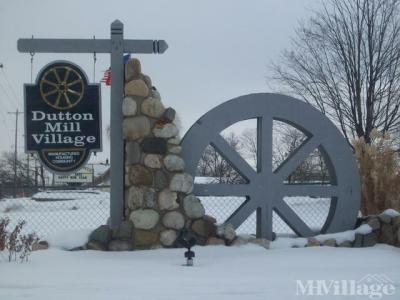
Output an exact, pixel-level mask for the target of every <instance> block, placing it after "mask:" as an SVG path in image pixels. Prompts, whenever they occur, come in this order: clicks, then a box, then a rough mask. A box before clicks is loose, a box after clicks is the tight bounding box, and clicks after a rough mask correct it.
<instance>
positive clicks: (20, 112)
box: [8, 108, 24, 198]
mask: <svg viewBox="0 0 400 300" xmlns="http://www.w3.org/2000/svg"><path fill="white" fill-rule="evenodd" d="M23 113H24V112H23V111H18V108H17V110H16V111H9V112H8V114H10V115H15V137H14V198H17V159H18V116H19V114H23Z"/></svg>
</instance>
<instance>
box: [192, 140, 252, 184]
mask: <svg viewBox="0 0 400 300" xmlns="http://www.w3.org/2000/svg"><path fill="white" fill-rule="evenodd" d="M224 138H225V140H226V141H227V142H228V144H229V145H230V146H231V147H232V148H233V149H234V150H236V151H238V152H239V151H240V148H241V143H240V139H239V137H238V136H236V135H235V134H234V133H230V134H229V135H225V136H224ZM197 174H198V175H199V176H204V177H211V178H212V180H213V182H215V183H244V182H245V180H244V178H243V177H242V176H240V174H239V173H238V172H236V170H235V169H234V168H233V166H232V165H231V164H229V162H228V161H226V160H225V159H224V158H223V157H222V156H221V154H220V153H219V152H218V151H217V150H216V149H215V148H214V147H212V146H210V145H209V146H207V147H206V149H205V150H204V152H203V154H202V156H201V158H200V161H199V164H198V167H197Z"/></svg>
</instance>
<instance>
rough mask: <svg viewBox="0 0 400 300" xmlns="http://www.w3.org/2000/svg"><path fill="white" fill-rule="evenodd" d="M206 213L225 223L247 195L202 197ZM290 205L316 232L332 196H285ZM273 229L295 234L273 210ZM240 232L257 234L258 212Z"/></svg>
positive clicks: (252, 215)
mask: <svg viewBox="0 0 400 300" xmlns="http://www.w3.org/2000/svg"><path fill="white" fill-rule="evenodd" d="M200 200H201V202H202V203H203V205H204V208H205V210H206V214H208V215H210V216H213V217H214V218H216V219H217V222H218V223H224V222H225V221H226V220H227V219H228V218H229V216H230V215H232V214H233V212H234V211H235V210H236V209H237V208H238V207H239V206H240V205H241V204H242V203H243V202H244V201H246V198H245V197H200ZM283 200H284V201H285V202H286V203H287V204H288V205H289V207H290V208H291V209H292V210H293V211H294V212H295V213H296V214H297V215H298V216H299V217H300V218H301V219H302V220H303V221H304V222H305V223H306V224H307V225H308V226H309V227H310V228H311V229H312V230H313V231H315V232H318V231H320V230H321V229H322V227H323V225H324V223H325V221H326V219H327V217H328V213H329V208H330V204H331V198H315V197H304V196H302V197H285V198H284V199H283ZM272 217H273V220H272V230H273V231H274V232H275V234H276V235H277V236H295V233H294V232H293V230H292V229H290V227H289V226H288V225H287V224H286V223H285V222H284V221H283V220H282V219H281V218H280V217H279V216H278V214H277V213H275V212H273V216H272ZM236 231H237V233H238V234H250V235H255V234H256V212H253V213H252V214H251V215H250V216H249V217H248V218H247V220H246V221H245V222H244V223H243V224H242V225H241V226H240V227H239V228H238V229H237V230H236Z"/></svg>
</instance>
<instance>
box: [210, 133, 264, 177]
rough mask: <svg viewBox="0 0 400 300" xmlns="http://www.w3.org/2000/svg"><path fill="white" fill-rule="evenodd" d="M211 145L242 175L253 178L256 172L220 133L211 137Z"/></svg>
mask: <svg viewBox="0 0 400 300" xmlns="http://www.w3.org/2000/svg"><path fill="white" fill-rule="evenodd" d="M211 145H212V146H213V147H214V148H215V149H216V150H217V152H218V153H219V154H220V155H221V156H222V157H223V158H224V159H225V160H226V161H227V162H228V163H230V164H231V166H232V167H233V168H234V169H235V170H236V172H238V173H239V174H240V175H241V176H242V177H244V178H245V179H247V180H251V179H252V178H254V176H255V175H256V172H255V171H254V170H253V169H252V168H251V167H250V165H249V164H248V163H247V162H246V161H245V160H244V159H243V157H241V156H240V155H239V153H237V152H236V150H234V149H233V148H232V147H231V146H230V145H229V144H228V143H227V141H226V140H225V139H224V138H223V137H222V136H221V135H220V134H218V135H217V136H216V137H214V138H213V140H212V141H211Z"/></svg>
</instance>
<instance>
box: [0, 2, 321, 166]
mask: <svg viewBox="0 0 400 300" xmlns="http://www.w3.org/2000/svg"><path fill="white" fill-rule="evenodd" d="M318 4H319V1H318V0H259V1H251V0H247V1H244V0H242V1H233V0H231V1H228V0H223V1H219V0H200V1H188V0H164V1H162V0H157V1H155V0H147V1H143V0H141V1H137V0H130V1H117V0H114V1H111V0H107V1H103V0H101V1H99V0H97V1H79V0H68V1H60V0H41V1H39V0H36V1H33V0H31V1H22V0H12V1H11V0H0V63H2V64H3V65H4V68H3V70H0V103H1V112H0V118H1V122H0V137H1V143H0V151H4V150H7V151H10V150H13V149H14V132H15V131H14V128H15V115H9V114H8V113H7V112H9V111H15V110H16V109H17V108H18V109H19V110H23V84H24V83H29V82H30V56H29V54H22V53H19V52H18V51H17V48H16V44H17V39H18V38H30V37H31V35H34V36H35V37H38V38H39V37H40V38H92V37H93V35H95V36H96V37H97V38H108V37H109V36H110V23H111V22H112V21H113V20H115V19H119V20H120V21H122V22H123V23H124V27H125V28H124V30H125V32H124V34H125V38H126V39H135V38H137V39H165V40H166V41H167V42H168V44H169V49H168V50H167V52H166V53H164V54H163V55H154V54H151V55H150V54H146V55H144V54H141V55H137V57H138V58H139V59H140V60H141V61H142V69H143V72H144V73H145V74H148V75H149V76H150V77H151V78H152V81H153V84H154V85H155V86H156V87H157V89H158V90H159V91H160V93H161V97H162V100H163V102H164V104H165V106H172V107H174V108H175V109H176V110H177V112H178V113H179V115H180V118H181V120H182V126H183V132H182V134H183V133H184V131H186V130H187V129H188V128H189V127H190V126H191V124H193V123H194V122H195V121H196V120H197V119H198V118H199V117H201V116H202V115H203V114H204V113H206V112H207V111H208V110H210V109H211V108H213V107H215V106H216V105H218V104H220V103H222V102H225V101H227V100H229V99H231V98H234V97H237V96H240V95H244V94H249V93H254V92H268V91H270V87H268V85H267V77H268V75H269V73H268V72H269V69H268V66H269V64H270V63H271V62H273V61H277V60H278V59H279V53H280V51H281V50H283V49H284V48H287V47H289V46H290V38H291V36H293V34H294V31H295V29H296V27H297V25H298V22H299V21H300V20H306V19H307V18H308V17H309V14H310V10H311V9H313V8H315V7H318ZM97 58H98V59H97V64H96V70H97V72H96V81H98V80H99V79H100V78H101V77H102V74H103V71H104V70H105V69H107V68H108V67H109V61H110V58H109V55H97ZM59 59H64V60H70V61H72V62H75V63H77V64H78V65H80V66H81V67H82V68H83V69H84V70H85V71H86V73H87V75H88V77H89V79H90V80H93V55H92V54H79V55H64V54H57V55H52V54H40V53H38V54H36V55H35V56H34V80H35V78H36V75H37V73H38V71H39V70H40V69H41V68H42V67H43V66H44V65H45V64H47V63H49V62H51V61H53V60H59ZM109 95H110V88H109V87H104V86H103V87H102V110H103V127H104V128H105V127H106V126H107V125H108V124H109V104H110V103H109V101H110V99H109ZM18 125H19V128H18V138H19V141H18V143H19V147H18V150H19V153H23V151H24V140H23V116H22V115H21V116H20V122H19V124H18ZM104 132H105V130H103V134H104ZM103 150H104V151H103V153H102V154H99V155H98V156H97V158H93V159H92V161H99V160H104V159H105V158H106V157H109V141H108V139H107V138H104V139H103Z"/></svg>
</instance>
